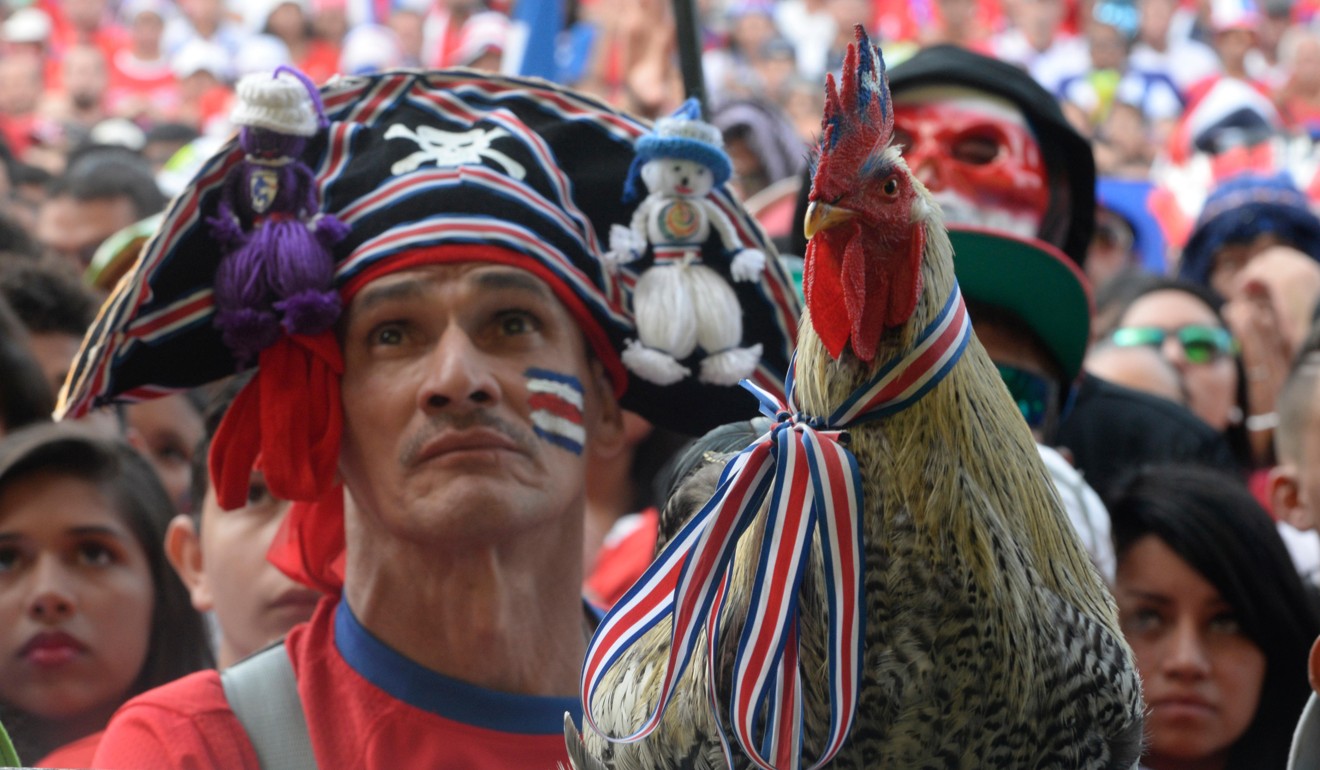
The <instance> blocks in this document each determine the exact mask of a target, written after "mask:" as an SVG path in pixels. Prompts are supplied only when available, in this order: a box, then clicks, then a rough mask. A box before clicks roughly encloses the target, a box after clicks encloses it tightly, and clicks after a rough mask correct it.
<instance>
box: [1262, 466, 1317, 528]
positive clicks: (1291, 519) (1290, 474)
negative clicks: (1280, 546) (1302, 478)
mask: <svg viewBox="0 0 1320 770" xmlns="http://www.w3.org/2000/svg"><path fill="white" fill-rule="evenodd" d="M1268 484H1269V490H1270V505H1271V506H1272V507H1273V509H1274V515H1275V516H1277V517H1278V518H1279V520H1280V521H1286V522H1288V523H1289V524H1291V525H1292V526H1293V527H1295V528H1296V529H1300V530H1308V529H1315V521H1314V519H1313V518H1312V516H1311V511H1310V510H1309V509H1308V508H1307V506H1305V505H1303V504H1302V495H1301V487H1300V485H1299V484H1298V480H1297V466H1295V465H1293V464H1292V463H1284V464H1282V465H1276V466H1274V467H1273V468H1271V469H1270V475H1269V481H1268Z"/></svg>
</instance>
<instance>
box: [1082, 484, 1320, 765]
mask: <svg viewBox="0 0 1320 770" xmlns="http://www.w3.org/2000/svg"><path fill="white" fill-rule="evenodd" d="M1106 502H1107V505H1108V507H1109V512H1110V517H1111V521H1112V527H1113V534H1114V546H1115V551H1116V553H1117V556H1118V573H1117V581H1116V583H1115V589H1114V593H1115V598H1116V599H1117V602H1118V610H1119V619H1120V622H1121V624H1122V628H1123V633H1124V635H1125V636H1126V637H1127V640H1128V643H1129V644H1130V645H1131V646H1132V651H1133V653H1134V654H1135V656H1136V661H1137V668H1138V669H1139V670H1140V672H1141V678H1142V684H1143V689H1144V694H1145V698H1146V705H1147V709H1148V710H1147V716H1146V733H1147V737H1148V746H1147V749H1146V754H1145V755H1144V757H1143V759H1142V762H1143V765H1144V767H1145V768H1148V770H1170V768H1178V769H1179V770H1233V769H1234V768H1243V769H1248V768H1249V769H1250V770H1270V769H1271V768H1283V767H1284V766H1285V761H1286V758H1287V754H1288V746H1289V742H1290V739H1291V736H1292V730H1293V727H1294V725H1296V724H1297V718H1298V716H1299V715H1300V713H1301V710H1302V707H1303V705H1304V703H1305V701H1306V698H1307V694H1308V692H1309V687H1308V686H1307V656H1308V652H1309V650H1310V647H1311V642H1312V641H1314V640H1315V638H1316V635H1317V633H1320V614H1318V611H1317V607H1316V604H1315V597H1314V596H1313V595H1312V594H1311V593H1309V592H1308V590H1307V589H1306V588H1305V587H1304V586H1303V584H1302V581H1301V579H1300V578H1299V577H1298V575H1297V572H1296V571H1295V570H1294V569H1293V567H1292V562H1291V561H1290V560H1289V557H1288V552H1287V550H1286V549H1285V548H1284V545H1283V541H1282V540H1281V539H1280V538H1279V535H1278V533H1277V532H1276V530H1275V528H1274V524H1273V522H1272V521H1271V520H1270V518H1269V516H1268V515H1267V514H1266V513H1265V512H1264V510H1262V509H1261V508H1260V506H1259V505H1257V503H1256V502H1255V500H1254V499H1253V498H1252V496H1251V494H1250V493H1249V492H1248V491H1247V490H1246V488H1245V487H1244V486H1243V485H1242V484H1241V483H1240V482H1238V481H1236V480H1235V479H1233V478H1231V477H1229V476H1225V475H1224V474H1222V473H1218V472H1215V471H1213V470H1209V469H1206V468H1201V467H1197V466H1178V465H1166V466H1156V467H1151V468H1146V469H1143V470H1141V471H1139V472H1137V473H1136V474H1134V475H1133V476H1131V477H1130V478H1128V479H1126V480H1125V481H1124V482H1122V483H1120V484H1117V485H1116V486H1115V487H1114V488H1113V489H1112V490H1111V493H1110V496H1109V498H1108V500H1107V501H1106Z"/></svg>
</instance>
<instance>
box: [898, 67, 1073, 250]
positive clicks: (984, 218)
mask: <svg viewBox="0 0 1320 770" xmlns="http://www.w3.org/2000/svg"><path fill="white" fill-rule="evenodd" d="M894 143H895V144H897V145H901V146H902V147H903V157H904V158H905V159H906V160H907V163H908V166H909V167H910V168H911V169H912V172H913V174H914V175H915V176H916V177H917V178H918V179H920V180H921V181H922V183H924V184H925V185H926V187H927V189H929V190H930V192H931V194H932V196H933V197H934V198H935V200H936V201H938V202H939V203H940V205H941V206H942V207H943V208H944V214H945V218H946V220H947V221H949V222H957V223H964V224H975V225H982V226H985V227H994V228H998V229H1002V230H1007V231H1009V232H1012V233H1015V234H1017V235H1020V236H1025V237H1033V238H1034V237H1036V236H1038V234H1039V231H1040V224H1041V220H1042V219H1043V218H1044V216H1045V210H1046V208H1047V207H1048V205H1049V188H1048V182H1047V177H1046V173H1045V164H1044V161H1043V160H1042V159H1041V154H1040V146H1039V145H1038V144H1037V143H1036V137H1035V136H1034V135H1033V134H1032V133H1031V129H1030V127H1028V126H1027V123H1026V120H1025V119H1024V118H1023V117H1022V114H1021V113H1020V112H1019V111H1018V110H1017V109H1016V108H1015V107H1014V106H1013V105H1012V104H1011V103H1010V102H1008V101H1005V100H1002V99H996V98H995V97H993V96H989V95H986V94H981V93H978V92H975V91H972V90H969V89H954V88H940V89H923V90H921V91H912V92H909V93H906V94H903V95H902V97H900V98H896V99H895V100H894Z"/></svg>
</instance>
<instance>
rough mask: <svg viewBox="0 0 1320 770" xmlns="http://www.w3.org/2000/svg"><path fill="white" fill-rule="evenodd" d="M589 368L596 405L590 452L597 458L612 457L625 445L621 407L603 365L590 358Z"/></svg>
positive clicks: (625, 432)
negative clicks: (596, 415) (596, 413)
mask: <svg viewBox="0 0 1320 770" xmlns="http://www.w3.org/2000/svg"><path fill="white" fill-rule="evenodd" d="M590 369H591V388H592V389H593V390H594V391H595V397H594V398H593V399H592V400H593V401H595V402H596V404H597V407H598V418H597V419H596V420H595V425H594V426H593V428H594V430H593V431H592V433H591V449H590V454H591V455H592V456H594V457H598V458H608V457H613V456H614V455H616V454H618V453H619V452H620V451H621V450H622V449H623V448H624V447H625V446H626V445H627V431H626V430H625V429H624V421H623V407H621V406H619V400H618V399H617V398H615V397H614V388H613V386H612V385H611V384H610V377H609V375H608V374H606V372H605V367H604V365H602V364H601V362H600V361H597V360H596V359H595V358H592V359H591V361H590Z"/></svg>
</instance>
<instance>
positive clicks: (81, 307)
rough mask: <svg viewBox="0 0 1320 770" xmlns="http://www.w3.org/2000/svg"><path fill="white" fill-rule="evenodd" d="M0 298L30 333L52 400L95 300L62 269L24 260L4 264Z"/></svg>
mask: <svg viewBox="0 0 1320 770" xmlns="http://www.w3.org/2000/svg"><path fill="white" fill-rule="evenodd" d="M0 295H3V296H4V298H5V299H6V300H8V301H9V306H10V307H11V308H13V310H14V312H15V313H16V314H18V317H19V320H21V321H22V322H23V326H24V327H25V328H26V329H27V332H28V343H29V346H30V347H31V350H32V355H33V356H35V357H36V359H37V361H38V362H39V363H40V364H41V368H42V371H44V372H45V374H46V379H47V381H48V382H49V383H50V392H51V398H54V397H55V394H56V393H57V392H58V391H59V389H60V386H61V385H63V384H64V377H65V376H66V375H67V374H68V373H69V366H70V365H71V364H72V363H73V359H74V356H76V355H77V354H78V345H79V343H81V342H82V338H83V335H84V334H86V333H87V327H89V326H91V324H92V318H94V317H95V316H96V302H97V299H96V296H95V295H93V294H92V292H91V291H89V290H88V289H87V287H85V286H83V285H82V284H81V283H79V281H78V279H77V278H76V277H75V276H74V274H72V273H70V272H69V271H68V270H66V269H65V266H64V265H62V264H58V263H55V262H45V261H28V260H22V259H10V260H8V261H5V262H0Z"/></svg>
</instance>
